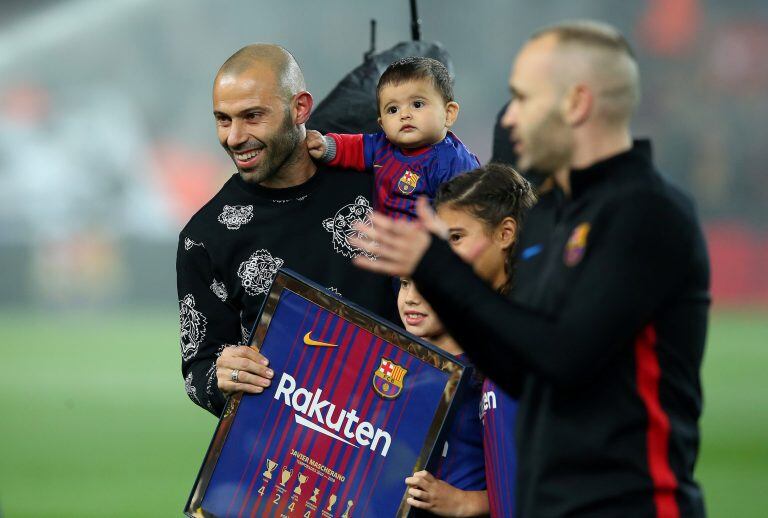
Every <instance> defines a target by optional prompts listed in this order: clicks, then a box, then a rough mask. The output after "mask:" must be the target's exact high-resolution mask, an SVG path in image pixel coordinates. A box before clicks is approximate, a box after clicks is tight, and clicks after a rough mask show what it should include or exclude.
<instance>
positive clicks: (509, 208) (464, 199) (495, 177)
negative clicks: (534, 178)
mask: <svg viewBox="0 0 768 518" xmlns="http://www.w3.org/2000/svg"><path fill="white" fill-rule="evenodd" d="M536 200H537V197H536V193H535V192H534V190H533V187H532V186H531V184H530V183H528V180H526V179H525V178H523V176H522V175H521V174H520V173H518V172H517V171H515V170H514V169H512V168H511V167H509V166H508V165H504V164H498V163H490V164H486V165H485V166H482V167H479V168H477V169H474V170H472V171H469V172H467V173H464V174H460V175H458V176H455V177H454V178H453V179H451V180H450V181H448V182H446V183H444V184H442V185H441V186H440V189H439V190H438V192H437V196H436V197H435V209H437V208H439V207H440V206H442V205H447V206H450V207H452V208H456V209H461V210H466V211H467V212H469V213H470V214H471V215H472V216H474V217H476V218H477V219H479V220H480V221H482V222H483V223H484V224H485V226H486V228H487V229H488V230H492V229H494V228H496V226H497V225H498V224H499V223H501V222H502V221H503V220H504V218H508V217H509V218H512V219H513V220H514V221H515V223H517V232H516V235H515V243H513V245H512V246H511V247H510V248H509V251H508V252H507V257H506V260H505V262H504V269H505V271H506V273H507V282H506V283H505V284H504V286H503V287H502V288H501V292H502V293H506V292H508V291H509V289H510V287H511V286H512V281H513V277H514V272H515V268H514V257H515V247H516V244H517V237H518V236H519V235H520V229H521V228H522V225H523V221H524V219H525V215H526V213H527V211H528V209H530V208H531V207H533V205H534V203H536Z"/></svg>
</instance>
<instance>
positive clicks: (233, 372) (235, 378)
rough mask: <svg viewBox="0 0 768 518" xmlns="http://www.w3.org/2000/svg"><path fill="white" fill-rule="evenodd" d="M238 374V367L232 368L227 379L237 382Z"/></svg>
mask: <svg viewBox="0 0 768 518" xmlns="http://www.w3.org/2000/svg"><path fill="white" fill-rule="evenodd" d="M239 374H240V371H239V370H238V369H233V370H232V374H230V375H229V379H231V380H232V381H234V382H235V383H237V382H238V379H237V377H238V375H239Z"/></svg>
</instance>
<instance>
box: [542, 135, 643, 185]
mask: <svg viewBox="0 0 768 518" xmlns="http://www.w3.org/2000/svg"><path fill="white" fill-rule="evenodd" d="M631 148H632V135H631V133H630V132H629V128H620V129H611V130H602V131H592V132H585V133H582V134H581V135H578V136H577V137H576V145H575V147H574V152H573V156H572V157H571V163H570V164H569V165H567V166H564V167H562V168H560V169H559V170H557V171H555V173H554V174H553V175H552V176H553V178H554V180H555V183H556V184H557V185H558V186H559V187H560V188H561V189H562V190H563V192H564V193H565V195H566V196H570V195H571V170H573V169H586V168H588V167H590V166H592V165H594V164H596V163H598V162H602V161H603V160H605V159H607V158H610V157H612V156H615V155H618V154H620V153H624V152H625V151H628V150H630V149H631Z"/></svg>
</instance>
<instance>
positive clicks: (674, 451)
mask: <svg viewBox="0 0 768 518" xmlns="http://www.w3.org/2000/svg"><path fill="white" fill-rule="evenodd" d="M510 87H511V89H512V92H513V95H514V97H513V101H512V103H511V104H510V107H509V109H508V111H507V114H506V115H505V119H504V122H505V125H506V126H507V127H509V128H510V130H511V136H512V139H513V142H514V143H515V150H516V152H517V153H518V154H519V157H520V162H519V164H520V166H521V167H522V168H524V169H528V168H534V169H536V170H540V171H554V173H553V174H552V175H551V176H549V177H548V178H547V180H546V181H545V183H544V187H543V192H542V195H541V199H540V201H539V203H538V204H537V205H536V206H535V207H534V208H533V209H532V211H531V213H530V214H529V217H528V219H527V221H526V223H525V225H526V226H525V228H523V230H522V233H521V235H520V238H519V242H518V249H517V253H518V270H517V273H516V282H517V285H516V286H515V287H514V288H513V291H512V293H511V299H512V300H510V299H508V298H504V297H502V296H500V295H498V294H496V293H494V292H493V291H492V290H490V289H489V288H488V287H487V286H486V285H485V283H483V282H482V281H481V280H480V279H479V278H478V277H477V276H476V275H475V274H474V273H473V271H472V268H471V266H470V265H467V264H465V263H463V262H462V261H461V260H460V259H459V258H458V257H457V256H456V255H454V254H453V253H451V250H450V247H449V245H448V244H447V243H446V242H445V241H443V240H441V239H434V238H431V236H430V234H428V233H426V232H424V231H423V230H422V229H421V228H419V227H417V226H415V225H413V226H409V225H407V224H404V223H399V222H398V223H393V222H386V221H382V220H381V219H378V218H377V219H376V221H375V222H374V232H373V233H372V236H371V237H372V238H373V239H374V240H376V241H378V242H379V243H382V245H381V246H379V247H378V249H377V250H378V252H379V258H378V260H377V265H376V266H375V267H371V268H370V269H376V270H378V271H385V272H387V273H390V274H395V275H408V274H410V275H411V276H412V277H413V278H414V280H415V282H416V283H417V285H418V287H419V290H420V291H421V293H422V294H423V295H424V296H425V297H426V298H427V300H428V301H429V303H430V304H431V305H432V307H433V308H434V309H435V311H436V312H437V313H438V315H439V316H440V319H441V320H442V321H443V322H445V325H446V327H447V329H448V331H449V332H450V334H451V335H452V336H453V337H454V338H455V339H456V340H457V342H459V343H460V344H462V346H463V347H464V348H465V350H466V352H467V354H468V355H469V356H470V358H471V359H472V361H473V362H474V363H475V364H476V365H477V367H478V368H479V369H480V370H482V371H483V372H484V373H485V374H486V375H487V376H489V377H490V378H491V379H493V380H494V381H495V382H496V383H498V384H499V385H501V386H502V387H503V388H505V389H506V390H508V391H510V392H512V393H513V394H517V395H519V399H520V405H519V410H518V425H517V430H516V436H517V443H518V449H519V459H520V461H519V470H518V484H519V485H518V488H517V506H518V509H517V511H518V512H517V515H518V516H522V517H528V516H547V517H549V516H589V517H592V516H596V517H603V516H604V517H619V516H621V517H627V516H638V517H639V516H659V517H677V516H703V515H704V504H703V497H702V494H701V491H700V488H699V487H698V485H697V483H696V482H695V480H694V479H693V469H694V465H695V461H696V456H697V452H698V444H699V429H698V419H699V416H700V413H701V388H700V380H699V372H700V367H701V360H702V354H703V348H704V341H705V334H706V327H707V313H708V308H709V293H708V289H709V266H708V259H707V254H706V249H705V245H704V240H703V238H702V233H701V230H700V227H699V224H698V222H697V219H696V216H695V214H694V211H693V207H692V204H691V203H690V201H689V200H688V199H687V198H686V197H685V196H684V195H683V194H681V193H680V192H679V191H678V190H677V189H676V188H674V187H673V186H671V185H670V184H669V183H668V182H667V181H666V180H664V179H663V178H662V177H661V176H660V175H659V174H658V172H657V171H656V169H655V168H654V166H653V162H652V157H651V149H650V143H649V142H647V141H634V142H633V141H632V139H631V137H630V136H629V129H628V126H629V118H630V114H631V112H632V109H633V108H634V105H635V104H636V100H637V70H636V65H635V62H634V58H633V57H632V54H631V51H630V50H629V47H628V46H627V44H626V42H625V41H624V39H623V38H622V37H621V36H620V35H619V34H618V33H617V32H616V31H615V30H613V29H612V28H610V27H606V26H602V25H597V24H583V23H580V24H563V25H559V26H555V27H553V28H550V29H547V30H545V31H542V32H540V33H538V34H537V35H535V36H534V37H533V38H532V39H531V40H529V42H528V43H527V44H526V46H525V47H524V48H523V50H522V51H521V53H520V54H519V55H518V58H517V61H516V63H515V67H514V68H513V72H512V77H511V81H510ZM433 217H434V216H432V215H429V214H426V213H425V212H424V211H422V222H423V223H424V224H425V225H426V226H427V228H430V229H432V230H433V231H437V230H438V226H437V223H436V221H435V220H433V219H431V218H433ZM395 236H402V239H403V240H404V243H405V244H403V245H402V246H400V244H399V241H398V240H399V239H400V238H399V237H395ZM406 245H407V246H406ZM405 256H408V258H407V259H404V258H403V257H405ZM358 263H359V264H360V263H363V262H362V261H358ZM365 264H369V265H370V264H372V263H365Z"/></svg>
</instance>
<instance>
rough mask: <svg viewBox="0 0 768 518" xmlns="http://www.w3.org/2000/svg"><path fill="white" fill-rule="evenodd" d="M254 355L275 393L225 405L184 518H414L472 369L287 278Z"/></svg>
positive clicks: (272, 298)
mask: <svg viewBox="0 0 768 518" xmlns="http://www.w3.org/2000/svg"><path fill="white" fill-rule="evenodd" d="M250 344H251V345H252V346H253V347H256V348H258V349H259V350H261V352H262V353H263V354H264V355H265V356H266V357H267V358H269V360H270V367H271V368H272V369H273V370H274V371H275V376H274V378H273V382H272V384H271V386H270V387H268V388H267V389H266V390H265V391H264V392H263V393H262V394H258V395H252V394H236V395H233V396H232V397H231V398H229V400H228V401H227V405H226V407H225V410H224V412H223V414H222V417H221V419H220V421H219V424H218V426H217V428H216V432H215V434H214V437H213V439H212V441H211V444H210V446H209V448H208V452H207V453H206V456H205V459H204V461H203V464H202V467H201V468H200V472H199V473H198V476H197V479H196V481H195V484H194V487H193V489H192V492H191V494H190V497H189V499H188V501H187V505H186V507H185V510H184V511H185V513H186V515H187V516H193V517H214V516H215V517H230V516H237V517H244V516H247V517H265V516H275V517H280V516H291V517H306V518H309V517H318V518H352V517H366V518H371V517H374V518H375V517H386V518H391V517H393V516H408V515H409V514H410V513H411V509H410V506H409V505H408V504H407V502H406V486H405V483H404V479H405V477H407V476H409V475H410V474H412V473H413V472H415V471H418V470H421V469H430V467H431V466H432V465H433V462H435V461H436V460H437V456H438V455H439V454H440V451H438V450H439V449H440V448H438V447H436V445H438V444H442V440H443V438H442V433H441V432H442V430H443V428H445V425H446V424H447V423H448V421H449V420H450V415H451V411H452V402H453V400H454V397H455V396H456V395H457V393H460V391H461V390H463V387H464V385H465V384H466V383H468V382H469V376H470V375H471V373H470V372H469V371H470V367H468V366H466V365H464V364H463V363H461V362H460V361H458V360H457V359H455V358H454V357H453V356H451V355H448V354H446V353H444V352H442V351H440V350H439V349H437V348H435V347H434V346H432V345H430V344H427V343H425V342H423V341H421V340H419V339H418V338H416V337H414V336H412V335H409V334H407V333H406V332H405V331H404V330H402V329H400V328H399V327H397V326H394V325H393V324H391V323H389V322H386V321H385V320H382V319H380V318H378V317H376V316H375V315H372V314H370V313H368V312H367V311H365V310H363V309H362V308H360V307H357V306H355V305H354V304H351V303H349V302H347V301H345V300H343V299H342V298H340V297H338V296H336V295H335V294H333V293H331V292H329V291H326V290H325V289H323V288H321V287H319V286H317V285H315V284H313V283H312V282H311V281H309V280H307V279H304V278H302V277H301V276H299V275H297V274H295V273H293V272H291V271H289V270H280V271H279V272H278V274H277V275H276V277H275V279H274V281H273V283H272V287H271V289H270V292H269V294H268V296H267V298H266V299H265V302H264V306H263V307H262V310H261V314H260V317H259V319H258V322H257V323H256V326H255V327H254V330H253V332H252V333H251V338H250Z"/></svg>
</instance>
